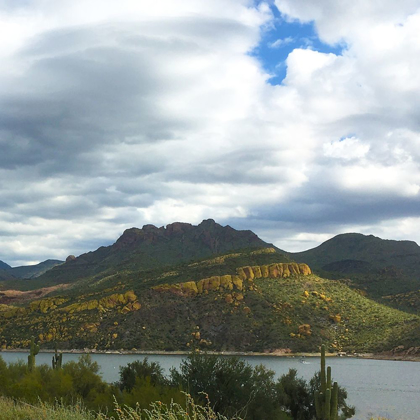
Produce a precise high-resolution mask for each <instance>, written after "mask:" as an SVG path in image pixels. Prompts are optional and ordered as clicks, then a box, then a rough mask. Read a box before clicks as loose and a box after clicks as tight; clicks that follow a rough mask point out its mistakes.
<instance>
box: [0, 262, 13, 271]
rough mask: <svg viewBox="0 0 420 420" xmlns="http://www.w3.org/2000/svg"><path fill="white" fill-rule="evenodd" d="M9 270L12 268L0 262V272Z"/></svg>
mask: <svg viewBox="0 0 420 420" xmlns="http://www.w3.org/2000/svg"><path fill="white" fill-rule="evenodd" d="M9 268H12V267H10V265H9V264H6V263H5V262H3V261H0V270H8V269H9Z"/></svg>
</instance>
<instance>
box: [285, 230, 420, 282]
mask: <svg viewBox="0 0 420 420" xmlns="http://www.w3.org/2000/svg"><path fill="white" fill-rule="evenodd" d="M290 255H291V256H293V257H294V258H300V259H305V260H307V261H308V262H310V263H311V264H312V265H314V266H316V267H319V268H323V267H325V266H327V265H328V264H332V263H337V262H339V261H356V263H355V264H356V265H355V267H356V271H357V269H359V268H360V267H358V265H357V262H360V261H362V262H364V263H368V265H366V266H365V267H364V271H366V270H367V269H374V268H384V267H386V266H395V267H397V268H399V269H402V270H404V271H406V272H407V273H408V272H411V273H416V274H418V273H419V272H420V271H419V270H420V247H419V246H418V245H417V244H416V243H415V242H413V241H392V240H384V239H381V238H377V237H376V236H373V235H369V236H366V235H362V234H360V233H345V234H341V235H337V236H335V237H334V238H332V239H330V240H328V241H326V242H324V243H322V244H321V245H319V246H318V247H316V248H313V249H310V250H308V251H304V252H297V253H290ZM345 265H346V264H345Z"/></svg>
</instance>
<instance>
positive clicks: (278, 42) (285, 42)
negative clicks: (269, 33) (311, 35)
mask: <svg viewBox="0 0 420 420" xmlns="http://www.w3.org/2000/svg"><path fill="white" fill-rule="evenodd" d="M294 41H295V39H294V38H293V37H292V36H287V37H286V38H279V39H277V40H276V41H274V42H271V43H270V44H269V47H270V48H282V47H284V46H286V45H289V44H291V43H292V42H294Z"/></svg>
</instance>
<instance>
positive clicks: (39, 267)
mask: <svg viewBox="0 0 420 420" xmlns="http://www.w3.org/2000/svg"><path fill="white" fill-rule="evenodd" d="M63 262H64V261H60V260H46V261H43V262H41V263H39V264H35V265H23V266H20V267H13V268H11V269H10V270H9V272H10V273H11V274H12V275H13V276H14V277H17V278H20V279H31V278H35V277H39V276H40V275H41V274H44V273H45V272H46V271H48V270H50V269H51V268H53V267H55V266H57V265H60V264H63Z"/></svg>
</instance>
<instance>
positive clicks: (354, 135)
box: [339, 133, 357, 141]
mask: <svg viewBox="0 0 420 420" xmlns="http://www.w3.org/2000/svg"><path fill="white" fill-rule="evenodd" d="M353 138H357V134H356V133H349V134H346V135H344V136H341V137H340V140H339V141H344V140H347V139H353Z"/></svg>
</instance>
